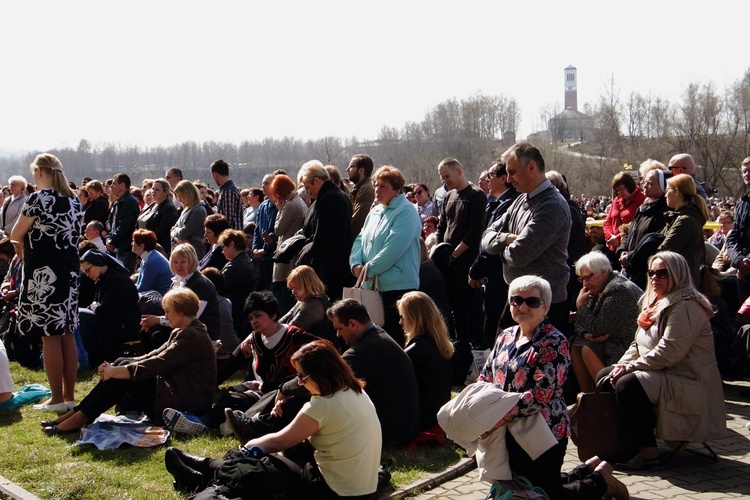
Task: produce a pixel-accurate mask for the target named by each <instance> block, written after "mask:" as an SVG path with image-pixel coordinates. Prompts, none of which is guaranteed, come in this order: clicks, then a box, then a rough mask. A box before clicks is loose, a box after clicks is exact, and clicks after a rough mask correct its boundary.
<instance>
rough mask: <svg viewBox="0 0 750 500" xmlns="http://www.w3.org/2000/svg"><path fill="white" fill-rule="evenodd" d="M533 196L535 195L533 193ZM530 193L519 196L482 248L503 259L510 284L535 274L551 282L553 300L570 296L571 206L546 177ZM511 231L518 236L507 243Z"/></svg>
mask: <svg viewBox="0 0 750 500" xmlns="http://www.w3.org/2000/svg"><path fill="white" fill-rule="evenodd" d="M529 195H531V196H529ZM529 195H521V196H519V197H518V198H516V201H514V202H513V205H511V207H510V208H509V209H508V211H507V212H506V213H505V214H504V215H503V216H502V217H501V218H500V219H499V220H497V221H496V222H495V223H493V224H492V226H490V228H489V229H487V230H486V231H485V232H484V235H483V236H482V250H484V251H485V252H487V253H489V254H492V255H497V254H501V256H502V259H503V277H504V278H505V282H506V283H508V284H510V282H511V281H513V280H514V279H515V278H518V277H519V276H525V275H527V274H533V275H536V276H541V277H542V278H544V279H546V280H547V281H549V284H550V286H551V287H552V303H553V304H556V303H558V302H563V301H564V300H566V299H567V297H568V292H567V290H566V289H565V287H566V286H567V284H568V278H569V276H570V268H569V267H568V264H567V262H566V260H567V258H568V240H569V239H570V224H571V220H570V209H569V208H568V204H567V202H566V201H565V198H563V197H562V195H561V194H560V193H559V192H558V191H557V188H555V187H554V186H552V184H551V183H550V182H549V181H548V180H545V181H544V182H543V183H542V184H540V185H539V186H538V187H537V188H536V189H534V190H533V191H532V192H531V193H529ZM508 234H515V235H517V236H518V237H517V238H516V240H515V241H514V242H513V243H511V244H510V245H507V244H506V239H507V237H508Z"/></svg>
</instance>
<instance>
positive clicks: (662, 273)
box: [648, 269, 669, 280]
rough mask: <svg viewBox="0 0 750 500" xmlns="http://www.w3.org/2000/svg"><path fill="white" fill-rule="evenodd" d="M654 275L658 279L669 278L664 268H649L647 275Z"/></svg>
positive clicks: (650, 276)
mask: <svg viewBox="0 0 750 500" xmlns="http://www.w3.org/2000/svg"><path fill="white" fill-rule="evenodd" d="M654 276H656V277H657V278H659V279H660V280H663V279H666V278H669V271H667V270H666V269H649V270H648V277H649V278H653V277H654Z"/></svg>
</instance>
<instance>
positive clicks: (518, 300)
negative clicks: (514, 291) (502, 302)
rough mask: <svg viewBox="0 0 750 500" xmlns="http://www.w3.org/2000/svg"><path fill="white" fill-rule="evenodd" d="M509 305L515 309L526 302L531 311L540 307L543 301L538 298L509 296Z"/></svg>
mask: <svg viewBox="0 0 750 500" xmlns="http://www.w3.org/2000/svg"><path fill="white" fill-rule="evenodd" d="M509 302H510V305H512V306H515V307H521V305H522V304H523V303H524V302H526V305H527V306H529V307H530V308H531V309H536V308H537V307H539V306H541V305H542V304H543V303H544V301H543V300H542V299H540V298H539V297H526V298H524V297H521V296H520V295H511V296H510V299H509Z"/></svg>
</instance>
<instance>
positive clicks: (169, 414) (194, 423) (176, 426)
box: [162, 408, 208, 436]
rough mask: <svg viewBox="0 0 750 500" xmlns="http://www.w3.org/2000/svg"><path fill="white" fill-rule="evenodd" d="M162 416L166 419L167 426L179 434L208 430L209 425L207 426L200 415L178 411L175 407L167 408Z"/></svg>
mask: <svg viewBox="0 0 750 500" xmlns="http://www.w3.org/2000/svg"><path fill="white" fill-rule="evenodd" d="M162 418H163V419H164V424H165V425H166V426H167V428H168V429H169V430H171V431H173V432H176V433H178V434H187V435H189V436H194V435H196V434H203V433H204V432H208V427H206V425H205V424H203V422H201V421H200V419H199V418H198V417H196V416H195V415H191V414H189V413H187V412H181V411H177V410H175V409H173V408H165V409H164V412H163V413H162Z"/></svg>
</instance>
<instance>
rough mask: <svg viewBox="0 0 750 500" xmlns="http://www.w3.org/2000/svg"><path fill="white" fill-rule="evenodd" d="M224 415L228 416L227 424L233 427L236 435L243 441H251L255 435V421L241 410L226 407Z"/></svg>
mask: <svg viewBox="0 0 750 500" xmlns="http://www.w3.org/2000/svg"><path fill="white" fill-rule="evenodd" d="M224 416H226V417H227V422H226V423H227V425H228V426H229V428H230V429H232V433H233V434H234V437H236V438H237V439H239V440H240V442H242V443H246V442H248V441H250V439H252V438H253V437H254V433H253V432H252V431H253V428H254V426H253V421H252V419H249V418H247V417H246V416H245V414H244V413H243V412H241V411H240V410H232V409H231V408H224Z"/></svg>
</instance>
